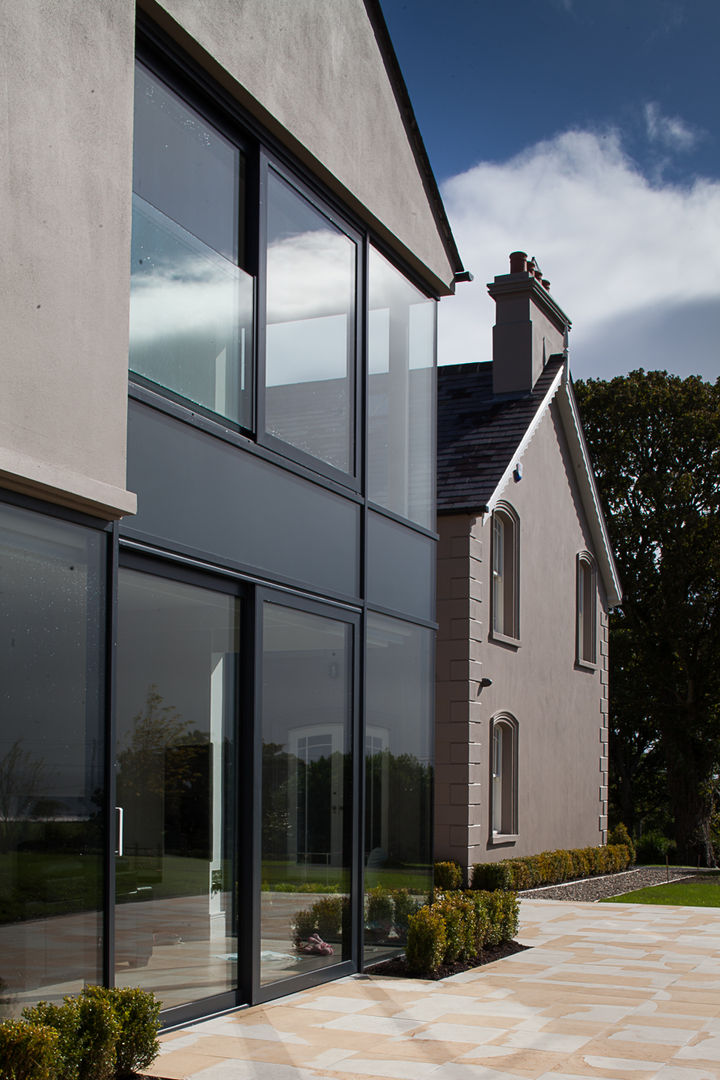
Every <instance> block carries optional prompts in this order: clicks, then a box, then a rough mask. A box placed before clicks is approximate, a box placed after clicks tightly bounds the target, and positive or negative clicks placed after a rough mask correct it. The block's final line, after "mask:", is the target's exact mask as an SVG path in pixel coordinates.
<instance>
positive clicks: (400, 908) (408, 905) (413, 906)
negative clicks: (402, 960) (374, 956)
mask: <svg viewBox="0 0 720 1080" xmlns="http://www.w3.org/2000/svg"><path fill="white" fill-rule="evenodd" d="M392 900H393V905H394V907H395V930H396V931H397V933H398V936H399V937H400V938H402V939H403V940H404V939H405V938H406V937H407V928H408V919H409V918H410V916H411V915H412V914H413V913H414V912H415V911H417V908H418V902H417V899H416V898H415V897H414V896H413V894H412V893H411V892H410V891H409V889H395V890H394V891H393V893H392Z"/></svg>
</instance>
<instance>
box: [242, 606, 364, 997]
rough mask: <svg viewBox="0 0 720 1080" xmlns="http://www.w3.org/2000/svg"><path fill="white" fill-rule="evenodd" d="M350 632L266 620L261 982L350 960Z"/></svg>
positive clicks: (300, 618) (270, 612) (304, 620)
mask: <svg viewBox="0 0 720 1080" xmlns="http://www.w3.org/2000/svg"><path fill="white" fill-rule="evenodd" d="M351 649H352V627H351V626H349V625H347V624H346V623H341V622H337V621H335V620H332V619H327V618H323V617H319V616H317V615H310V614H308V613H306V612H302V611H296V610H294V609H291V608H284V607H280V606H278V605H276V604H266V605H265V609H264V619H263V717H262V754H263V762H262V902H261V954H260V965H261V982H262V983H269V982H275V981H277V980H279V979H285V978H289V977H291V976H294V975H300V974H303V973H304V972H306V971H312V970H315V969H317V968H321V967H327V966H328V965H330V964H334V963H338V962H339V961H340V960H343V959H347V958H348V957H349V955H350V902H349V891H350V858H351V816H352V804H351V785H352V755H351V752H350V746H351V743H350V740H351V721H352V712H351V709H352V653H351Z"/></svg>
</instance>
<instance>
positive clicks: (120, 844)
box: [115, 806, 125, 855]
mask: <svg viewBox="0 0 720 1080" xmlns="http://www.w3.org/2000/svg"><path fill="white" fill-rule="evenodd" d="M115 813H116V814H117V847H116V848H115V854H116V855H124V854H125V810H124V808H123V807H122V806H116V807H115Z"/></svg>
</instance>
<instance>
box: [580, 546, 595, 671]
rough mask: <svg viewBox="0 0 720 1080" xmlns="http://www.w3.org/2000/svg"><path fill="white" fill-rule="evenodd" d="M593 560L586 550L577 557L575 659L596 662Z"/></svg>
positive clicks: (589, 662)
mask: <svg viewBox="0 0 720 1080" xmlns="http://www.w3.org/2000/svg"><path fill="white" fill-rule="evenodd" d="M596 576H597V575H596V571H595V561H594V559H593V557H592V555H590V554H589V553H588V552H587V551H581V552H580V554H579V555H578V557H577V617H576V626H577V631H576V660H577V662H578V664H584V665H588V666H594V665H595V664H597V582H596Z"/></svg>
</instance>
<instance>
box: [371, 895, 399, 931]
mask: <svg viewBox="0 0 720 1080" xmlns="http://www.w3.org/2000/svg"><path fill="white" fill-rule="evenodd" d="M394 915H395V905H394V904H393V898H392V893H391V892H390V891H389V890H388V889H386V888H384V887H383V886H382V885H376V886H375V888H374V889H368V891H367V911H366V918H367V921H368V922H369V923H372V924H373V925H374V926H377V927H378V928H382V929H384V930H389V929H390V927H391V926H392V924H393V918H394Z"/></svg>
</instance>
